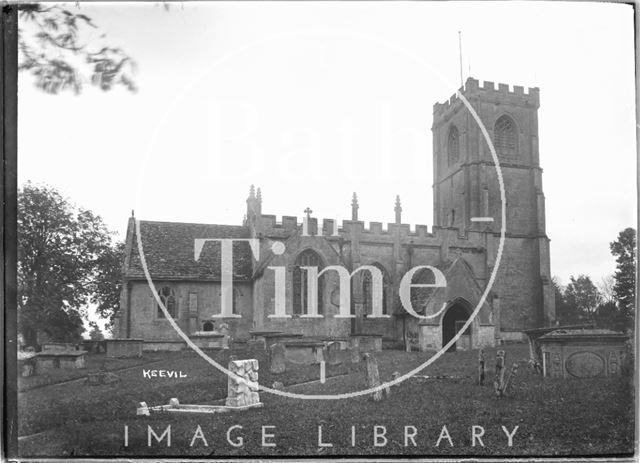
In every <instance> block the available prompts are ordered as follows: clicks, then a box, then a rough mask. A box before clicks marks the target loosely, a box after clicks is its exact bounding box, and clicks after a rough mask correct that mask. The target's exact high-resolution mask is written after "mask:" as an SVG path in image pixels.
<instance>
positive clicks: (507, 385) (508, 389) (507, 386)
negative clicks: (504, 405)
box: [502, 363, 518, 395]
mask: <svg viewBox="0 0 640 463" xmlns="http://www.w3.org/2000/svg"><path fill="white" fill-rule="evenodd" d="M517 373H518V364H517V363H514V364H513V366H512V367H511V372H510V373H509V377H508V378H507V380H506V381H505V383H504V385H503V386H502V395H506V394H508V393H509V392H511V391H512V390H513V378H515V377H516V374H517Z"/></svg>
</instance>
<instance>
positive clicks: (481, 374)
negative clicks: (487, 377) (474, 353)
mask: <svg viewBox="0 0 640 463" xmlns="http://www.w3.org/2000/svg"><path fill="white" fill-rule="evenodd" d="M478 384H479V385H480V386H482V385H483V384H484V350H483V349H480V352H479V353H478Z"/></svg>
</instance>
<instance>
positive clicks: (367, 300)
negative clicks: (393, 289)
mask: <svg viewBox="0 0 640 463" xmlns="http://www.w3.org/2000/svg"><path fill="white" fill-rule="evenodd" d="M371 265H373V266H374V267H377V268H379V269H380V271H381V272H382V313H383V314H384V315H387V313H388V308H387V307H388V303H387V302H388V296H389V285H390V284H391V281H390V279H389V275H388V274H387V271H386V270H385V268H384V267H383V266H382V265H381V264H379V263H378V262H375V263H373V264H371ZM361 272H362V295H363V297H364V307H363V308H364V313H365V314H367V315H371V314H372V313H373V279H372V278H371V272H369V271H367V270H361Z"/></svg>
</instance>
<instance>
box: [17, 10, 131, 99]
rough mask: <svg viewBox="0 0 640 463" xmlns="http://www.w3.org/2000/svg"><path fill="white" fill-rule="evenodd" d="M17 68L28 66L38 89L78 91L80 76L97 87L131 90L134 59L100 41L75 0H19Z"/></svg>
mask: <svg viewBox="0 0 640 463" xmlns="http://www.w3.org/2000/svg"><path fill="white" fill-rule="evenodd" d="M18 8H19V19H20V23H19V28H18V51H19V61H18V70H19V71H26V72H29V73H30V74H31V75H32V76H33V77H34V78H35V85H36V86H37V87H38V88H40V89H41V90H43V91H45V92H47V93H52V94H57V93H59V92H61V91H63V90H72V91H74V92H75V93H79V92H80V91H81V90H82V87H83V85H84V84H85V83H86V82H89V83H91V84H92V85H94V86H96V87H98V88H100V89H102V90H105V91H106V90H111V89H112V88H114V87H116V86H123V87H124V88H126V89H128V90H130V91H135V90H136V85H135V83H134V81H133V77H132V74H133V72H135V63H134V61H133V60H132V59H131V57H130V56H129V55H127V53H126V52H125V51H124V50H122V49H121V48H119V47H113V46H109V45H107V44H106V43H105V41H104V38H105V34H99V33H98V28H97V26H96V25H95V24H94V23H93V21H92V20H91V18H89V17H88V16H87V15H85V14H82V13H80V12H79V10H80V5H79V4H76V7H75V8H71V9H68V8H65V7H63V6H61V5H50V4H46V6H45V5H43V4H38V3H32V4H20V5H18ZM96 36H97V37H96Z"/></svg>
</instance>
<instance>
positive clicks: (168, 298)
mask: <svg viewBox="0 0 640 463" xmlns="http://www.w3.org/2000/svg"><path fill="white" fill-rule="evenodd" d="M158 296H160V300H161V301H162V304H164V306H165V307H166V309H167V312H169V315H171V318H176V313H177V311H176V294H175V292H174V291H173V289H172V288H170V287H168V286H163V287H162V288H160V290H159V291H158ZM158 318H165V317H164V312H163V311H162V309H161V308H160V305H159V304H158Z"/></svg>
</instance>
